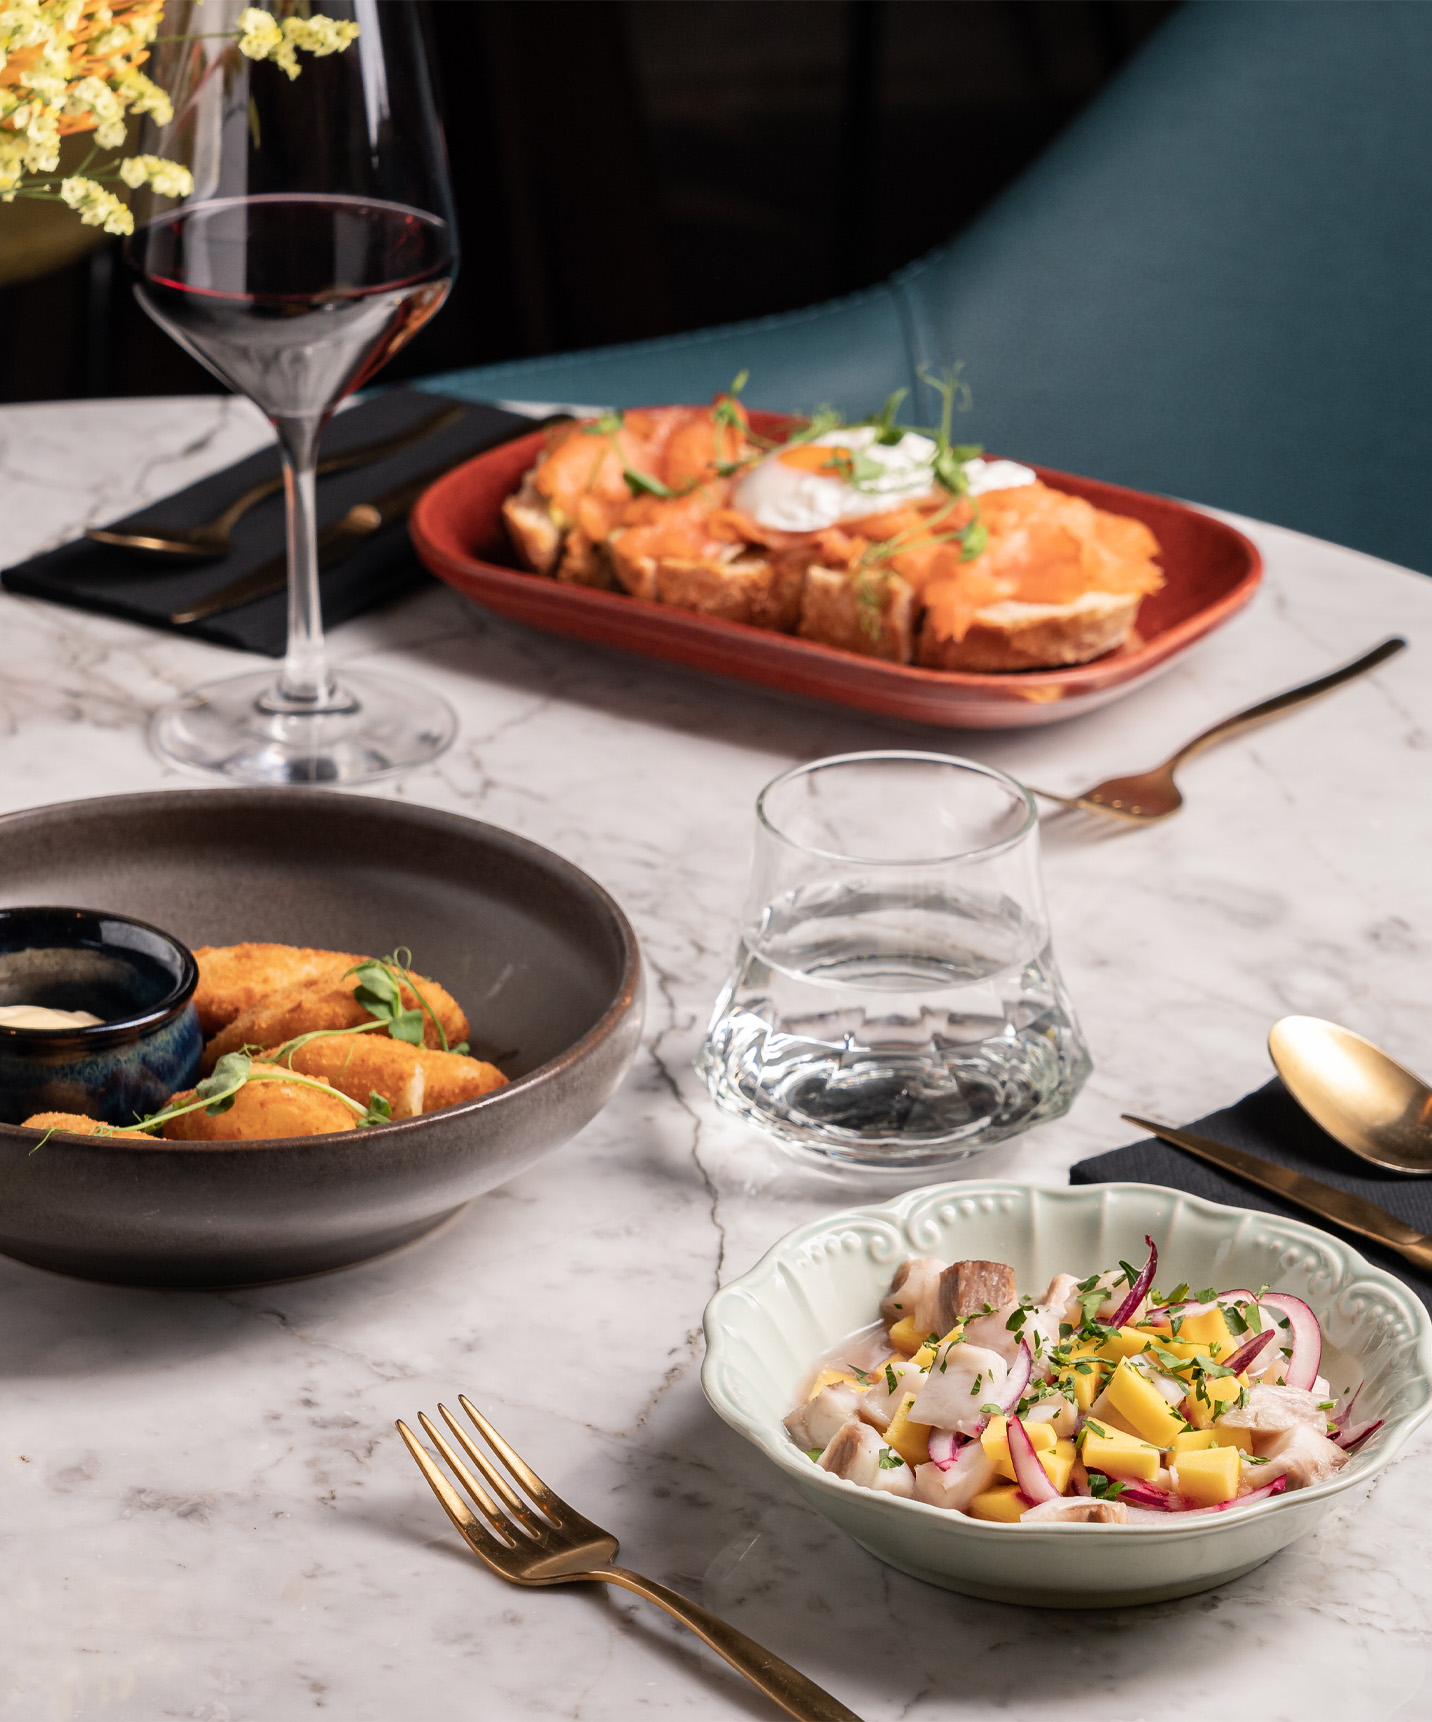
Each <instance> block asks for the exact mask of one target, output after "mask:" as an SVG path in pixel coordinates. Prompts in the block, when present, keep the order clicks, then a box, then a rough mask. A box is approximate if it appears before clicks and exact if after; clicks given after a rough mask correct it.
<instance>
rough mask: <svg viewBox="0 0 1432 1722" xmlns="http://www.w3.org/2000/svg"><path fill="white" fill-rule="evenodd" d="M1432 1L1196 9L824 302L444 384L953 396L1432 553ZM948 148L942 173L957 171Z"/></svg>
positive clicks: (1022, 433)
mask: <svg viewBox="0 0 1432 1722" xmlns="http://www.w3.org/2000/svg"><path fill="white" fill-rule="evenodd" d="M1430 91H1432V5H1426V4H1421V5H1411V4H1403V3H1399V0H1392V3H1386V0H1350V3H1349V0H1335V3H1323V0H1317V3H1311V4H1309V3H1306V0H1289V3H1285V4H1279V5H1268V4H1251V3H1247V0H1245V3H1241V4H1211V5H1205V4H1194V5H1190V6H1188V7H1187V8H1185V10H1183V11H1182V12H1180V13H1178V14H1177V15H1175V17H1174V18H1173V19H1172V20H1171V21H1170V23H1169V24H1167V25H1166V26H1165V27H1164V28H1163V29H1162V30H1161V31H1160V32H1159V33H1158V34H1157V35H1156V36H1155V37H1154V39H1153V40H1152V41H1151V43H1150V44H1149V45H1148V46H1147V47H1146V48H1145V49H1144V51H1143V52H1142V53H1141V54H1140V55H1139V56H1138V58H1137V59H1136V60H1135V61H1133V62H1132V63H1131V64H1130V65H1129V66H1128V67H1127V68H1126V69H1125V71H1124V72H1123V73H1122V74H1121V75H1120V76H1119V77H1118V78H1117V79H1116V80H1115V81H1114V82H1113V83H1112V84H1111V85H1110V86H1109V87H1108V88H1107V90H1106V91H1105V92H1104V93H1103V94H1102V95H1101V96H1100V98H1099V99H1098V101H1097V102H1096V103H1095V104H1094V105H1093V106H1092V107H1091V108H1090V109H1089V110H1087V111H1086V112H1085V113H1084V114H1083V115H1082V117H1081V118H1080V119H1079V120H1078V121H1077V122H1076V123H1075V124H1074V125H1073V126H1072V127H1071V128H1070V130H1069V131H1068V132H1066V133H1065V134H1064V136H1063V137H1062V138H1061V139H1060V140H1059V141H1058V143H1056V144H1055V145H1054V147H1053V148H1052V149H1050V150H1049V151H1048V152H1047V154H1046V155H1045V156H1044V157H1043V158H1042V159H1041V160H1040V161H1039V162H1038V163H1036V165H1035V166H1034V167H1033V168H1032V169H1031V170H1030V171H1029V172H1028V173H1027V174H1025V176H1024V177H1023V178H1022V179H1021V180H1020V181H1019V182H1018V183H1017V184H1016V185H1015V186H1014V187H1013V188H1012V189H1011V190H1010V191H1008V192H1007V193H1006V194H1005V195H1004V197H1003V198H1002V199H1001V200H1000V201H999V202H998V203H997V204H996V205H995V206H994V207H993V208H991V209H990V210H989V211H988V212H987V213H986V214H985V215H984V216H983V217H982V218H981V219H980V220H979V221H977V222H976V223H975V224H974V226H973V227H972V228H970V229H969V230H968V231H966V232H965V233H963V234H962V235H961V236H960V237H959V238H958V239H956V240H955V241H954V242H952V243H951V244H949V245H947V246H945V247H943V248H942V249H940V250H939V251H936V252H934V253H933V254H931V255H930V256H929V257H927V258H925V259H923V260H922V261H920V262H918V263H916V264H913V265H912V266H911V267H910V268H908V269H905V270H903V271H902V272H901V273H900V274H898V275H896V276H895V277H893V278H892V279H891V280H890V281H888V282H886V283H884V284H883V285H881V286H879V287H875V288H871V289H869V290H868V291H866V292H862V293H857V294H855V295H853V296H851V297H849V298H846V299H839V300H835V301H832V302H831V303H829V304H827V305H820V306H816V307H814V308H812V309H810V310H806V311H799V312H792V313H790V314H787V315H782V316H776V317H768V318H763V319H760V320H758V321H754V322H748V323H739V324H732V325H729V326H727V327H724V328H717V329H707V330H703V331H700V332H699V333H696V334H691V335H681V336H675V337H670V338H664V339H661V340H655V341H646V342H639V343H635V344H633V345H629V346H622V347H609V348H603V349H599V350H596V351H592V352H583V353H568V354H561V355H558V356H555V357H551V358H541V359H532V360H524V361H520V362H517V363H512V364H502V365H490V366H485V367H482V368H479V369H477V370H470V371H464V372H459V373H454V374H451V375H448V376H445V377H435V378H432V379H430V383H431V386H434V387H439V386H440V387H444V388H449V389H453V390H456V391H458V392H461V393H464V394H467V395H470V396H472V397H475V398H488V399H491V398H503V399H529V400H544V401H577V402H584V403H585V402H590V403H593V404H596V403H610V404H613V405H630V404H635V403H638V402H650V401H661V400H673V399H703V398H706V397H708V396H709V395H710V394H711V393H712V392H713V391H714V390H716V389H718V388H721V387H724V386H725V385H726V384H727V383H728V382H729V381H730V379H731V377H732V376H733V374H734V373H735V372H736V371H738V370H742V369H749V371H750V373H751V381H750V385H749V388H748V391H747V399H748V400H749V401H750V402H752V403H753V404H755V405H758V406H771V407H796V406H813V405H816V404H818V403H820V402H823V401H830V402H833V403H834V404H835V405H837V406H840V407H842V408H843V409H845V410H846V411H847V412H851V413H858V412H862V411H866V410H869V409H870V408H872V407H874V406H875V405H877V404H878V403H879V402H880V401H881V400H882V399H883V398H884V397H885V396H886V395H887V394H888V393H889V391H890V390H892V389H894V388H899V387H902V386H903V387H908V388H911V389H912V390H914V391H915V398H916V402H917V403H918V410H919V411H920V412H921V413H922V415H923V416H924V417H926V418H928V417H930V416H931V415H932V413H933V403H932V402H931V400H930V399H929V396H928V391H923V392H922V386H921V385H920V383H919V381H918V377H917V372H918V370H919V367H920V366H921V365H922V364H933V365H935V366H937V367H938V366H941V365H945V364H949V363H951V362H953V361H955V360H963V361H964V363H965V375H966V377H967V379H968V381H969V383H970V385H971V387H972V389H973V392H974V403H975V404H974V408H973V410H972V411H971V412H970V414H969V415H968V417H967V419H966V420H965V421H964V422H963V423H962V425H961V430H960V434H961V436H962V437H966V436H967V437H969V438H970V439H971V440H979V441H983V442H984V443H986V444H987V445H988V446H989V447H991V448H996V449H999V450H1000V451H1002V452H1006V453H1009V454H1012V455H1021V456H1024V457H1026V458H1028V459H1032V460H1037V461H1041V462H1044V463H1046V464H1048V465H1051V466H1056V467H1064V468H1068V469H1071V470H1074V471H1079V472H1086V473H1090V474H1094V475H1096V476H1098V477H1101V478H1108V479H1112V480H1115V481H1117V482H1119V483H1123V484H1130V485H1135V486H1138V487H1140V488H1144V489H1150V490H1158V491H1166V492H1171V493H1174V494H1177V495H1182V496H1186V497H1191V498H1193V499H1195V500H1197V501H1201V502H1208V503H1212V504H1216V505H1219V506H1222V507H1226V508H1231V509H1236V510H1240V511H1242V512H1245V513H1248V514H1253V515H1257V516H1261V517H1262V518H1264V519H1269V520H1274V521H1277V522H1280V523H1282V524H1284V525H1288V526H1294V527H1297V528H1299V529H1300V530H1302V531H1305V532H1311V533H1314V534H1316V535H1318V536H1321V537H1325V538H1331V539H1336V540H1338V541H1340V542H1343V543H1347V544H1352V545H1355V546H1357V547H1358V548H1361V549H1364V550H1368V551H1372V552H1374V553H1375V554H1377V555H1381V556H1386V557H1390V558H1391V559H1392V560H1394V561H1398V562H1402V563H1405V564H1407V565H1409V566H1411V567H1414V568H1419V569H1422V570H1424V571H1428V572H1432V510H1429V508H1428V506H1427V502H1426V497H1427V494H1428V474H1429V471H1430V470H1432V100H1429V92H1430ZM957 170H958V164H952V168H951V171H957Z"/></svg>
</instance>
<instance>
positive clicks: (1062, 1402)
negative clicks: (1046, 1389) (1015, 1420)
mask: <svg viewBox="0 0 1432 1722" xmlns="http://www.w3.org/2000/svg"><path fill="white" fill-rule="evenodd" d="M1024 1421H1025V1422H1026V1423H1052V1424H1053V1425H1054V1434H1055V1436H1056V1438H1057V1439H1059V1440H1061V1441H1067V1440H1068V1439H1069V1438H1070V1437H1071V1436H1072V1435H1073V1434H1074V1431H1075V1430H1076V1429H1077V1428H1078V1426H1079V1413H1078V1411H1076V1410H1075V1408H1074V1404H1073V1402H1072V1400H1068V1399H1066V1398H1065V1397H1064V1395H1063V1394H1062V1393H1051V1394H1050V1395H1049V1397H1048V1398H1047V1399H1041V1400H1040V1401H1039V1403H1038V1404H1037V1405H1031V1406H1030V1408H1029V1410H1028V1411H1026V1412H1025V1414H1024Z"/></svg>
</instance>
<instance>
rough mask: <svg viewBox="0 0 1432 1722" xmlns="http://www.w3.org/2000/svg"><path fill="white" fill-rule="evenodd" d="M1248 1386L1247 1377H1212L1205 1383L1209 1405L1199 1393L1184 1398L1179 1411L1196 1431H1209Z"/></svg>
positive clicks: (1204, 1388) (1204, 1387)
mask: <svg viewBox="0 0 1432 1722" xmlns="http://www.w3.org/2000/svg"><path fill="white" fill-rule="evenodd" d="M1247 1385H1248V1378H1247V1376H1246V1375H1237V1376H1235V1375H1211V1376H1209V1377H1208V1378H1207V1379H1206V1380H1205V1381H1204V1383H1203V1391H1204V1392H1205V1393H1206V1394H1207V1395H1208V1401H1209V1402H1208V1404H1207V1405H1205V1404H1204V1402H1203V1400H1202V1399H1200V1398H1199V1396H1198V1394H1197V1393H1189V1394H1187V1395H1186V1396H1185V1397H1184V1400H1183V1403H1182V1405H1180V1407H1179V1409H1180V1410H1181V1411H1182V1412H1183V1414H1184V1416H1185V1417H1186V1418H1187V1419H1188V1421H1189V1422H1190V1423H1191V1424H1192V1425H1193V1426H1194V1428H1195V1429H1207V1428H1208V1426H1209V1425H1210V1424H1211V1423H1212V1422H1213V1419H1214V1418H1215V1417H1217V1416H1218V1414H1219V1412H1220V1411H1222V1410H1223V1408H1224V1407H1225V1406H1226V1405H1228V1404H1230V1403H1231V1402H1232V1401H1233V1400H1235V1399H1236V1398H1237V1397H1238V1395H1239V1394H1240V1393H1241V1392H1242V1391H1243V1389H1244V1388H1245V1387H1246V1386H1247Z"/></svg>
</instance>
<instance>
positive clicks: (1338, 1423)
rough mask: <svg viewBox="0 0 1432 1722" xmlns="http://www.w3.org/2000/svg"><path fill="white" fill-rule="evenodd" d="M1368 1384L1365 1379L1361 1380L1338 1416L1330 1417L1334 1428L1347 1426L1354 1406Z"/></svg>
mask: <svg viewBox="0 0 1432 1722" xmlns="http://www.w3.org/2000/svg"><path fill="white" fill-rule="evenodd" d="M1366 1386H1367V1383H1366V1382H1365V1381H1359V1382H1358V1384H1357V1386H1356V1387H1355V1388H1354V1389H1353V1395H1352V1398H1351V1399H1349V1400H1348V1402H1347V1404H1346V1405H1344V1406H1343V1408H1342V1410H1341V1411H1339V1412H1338V1414H1337V1416H1336V1417H1330V1418H1329V1419H1328V1422H1329V1423H1331V1424H1332V1426H1333V1428H1334V1429H1346V1428H1347V1420H1348V1418H1349V1417H1351V1416H1352V1408H1353V1406H1354V1405H1356V1404H1357V1401H1358V1396H1359V1395H1360V1394H1361V1392H1362V1390H1363V1388H1364V1387H1366Z"/></svg>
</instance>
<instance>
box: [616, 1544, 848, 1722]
mask: <svg viewBox="0 0 1432 1722" xmlns="http://www.w3.org/2000/svg"><path fill="white" fill-rule="evenodd" d="M587 1576H588V1577H589V1578H594V1579H601V1580H602V1581H603V1583H605V1584H615V1585H620V1586H621V1587H622V1589H623V1590H630V1591H635V1592H636V1594H637V1595H638V1596H644V1597H645V1598H646V1599H647V1601H648V1602H654V1603H655V1604H656V1606H657V1607H658V1608H664V1609H665V1610H666V1612H667V1613H668V1614H669V1615H670V1616H671V1617H672V1619H673V1620H679V1621H680V1622H681V1624H682V1625H683V1626H687V1627H690V1629H691V1630H692V1632H694V1633H695V1634H696V1636H697V1637H698V1638H699V1639H701V1640H702V1641H703V1642H704V1643H706V1644H709V1645H710V1646H711V1648H712V1650H714V1651H715V1652H716V1654H717V1655H718V1656H722V1657H724V1658H725V1659H726V1661H727V1662H729V1663H730V1664H731V1666H732V1668H734V1669H736V1671H737V1672H738V1673H740V1674H744V1675H745V1676H746V1678H747V1680H749V1681H750V1682H751V1684H752V1685H753V1686H758V1687H759V1688H760V1689H761V1691H762V1692H764V1693H765V1694H766V1696H767V1697H768V1698H773V1699H774V1700H775V1701H776V1703H777V1704H779V1705H780V1707H781V1709H782V1710H784V1711H785V1712H786V1714H787V1715H788V1716H794V1717H795V1718H796V1722H861V1719H860V1717H858V1716H857V1715H856V1714H855V1712H854V1711H853V1710H847V1709H846V1707H845V1706H844V1705H843V1704H842V1703H841V1702H840V1700H839V1699H838V1698H832V1697H831V1695H830V1694H829V1693H828V1692H827V1691H826V1690H825V1689H824V1687H821V1686H817V1685H816V1683H815V1682H814V1681H813V1680H807V1679H806V1677H805V1675H804V1674H802V1673H800V1672H799V1670H797V1669H794V1668H792V1667H791V1665H790V1663H789V1662H782V1661H781V1659H780V1657H779V1656H775V1655H773V1654H772V1653H771V1652H770V1651H769V1650H766V1649H764V1648H763V1647H762V1646H761V1645H759V1644H757V1643H756V1641H755V1640H754V1639H753V1638H747V1637H746V1635H745V1633H744V1632H737V1630H736V1628H735V1627H734V1626H730V1625H728V1624H727V1623H726V1622H725V1621H724V1620H722V1619H721V1618H720V1617H719V1616H718V1615H714V1614H712V1613H710V1611H709V1610H707V1609H704V1608H702V1607H701V1606H700V1605H699V1604H697V1603H694V1602H690V1601H688V1600H687V1598H686V1597H684V1596H681V1595H679V1594H678V1593H677V1592H676V1591H674V1590H668V1589H667V1588H666V1586H665V1585H664V1584H657V1583H656V1581H655V1580H654V1579H649V1578H643V1577H642V1576H641V1574H640V1573H634V1572H630V1571H629V1570H628V1569H627V1568H626V1567H598V1568H597V1569H596V1570H595V1571H594V1572H592V1573H589V1574H588V1575H587Z"/></svg>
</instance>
